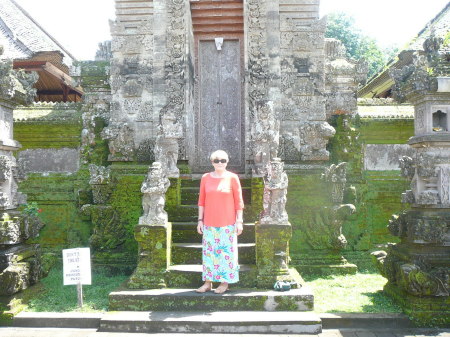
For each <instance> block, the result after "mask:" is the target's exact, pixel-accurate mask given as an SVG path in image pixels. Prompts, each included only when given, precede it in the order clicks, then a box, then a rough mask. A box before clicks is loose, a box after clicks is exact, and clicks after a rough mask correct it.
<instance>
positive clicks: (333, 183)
mask: <svg viewBox="0 0 450 337" xmlns="http://www.w3.org/2000/svg"><path fill="white" fill-rule="evenodd" d="M322 178H323V179H324V180H325V181H326V182H328V183H329V184H328V186H329V187H330V189H331V191H330V192H331V200H332V201H333V202H335V203H342V201H343V200H344V191H345V184H346V183H347V163H345V162H342V163H339V164H337V165H336V164H332V165H331V166H330V167H329V168H326V169H325V172H324V173H323V174H322Z"/></svg>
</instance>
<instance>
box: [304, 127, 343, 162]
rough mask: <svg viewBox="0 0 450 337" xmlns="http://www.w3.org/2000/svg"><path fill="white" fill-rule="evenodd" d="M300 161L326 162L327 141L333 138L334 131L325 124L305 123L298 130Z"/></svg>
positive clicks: (327, 156) (327, 157) (327, 154)
mask: <svg viewBox="0 0 450 337" xmlns="http://www.w3.org/2000/svg"><path fill="white" fill-rule="evenodd" d="M299 132H300V133H299V137H300V147H299V152H300V153H301V159H302V160H328V159H329V156H330V153H329V152H328V151H327V150H326V144H327V143H328V139H330V138H331V137H333V136H334V134H335V133H336V130H335V129H334V128H333V127H332V126H331V125H329V124H328V123H327V122H306V123H303V124H301V125H300V130H299Z"/></svg>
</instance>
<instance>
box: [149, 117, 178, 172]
mask: <svg viewBox="0 0 450 337" xmlns="http://www.w3.org/2000/svg"><path fill="white" fill-rule="evenodd" d="M160 119H161V124H160V125H159V130H158V136H157V138H156V144H155V150H154V151H155V158H156V160H157V161H158V162H160V163H161V165H162V169H163V171H164V172H165V174H166V175H167V176H168V177H178V176H179V175H180V171H179V170H178V167H177V161H178V152H179V151H178V150H179V147H178V139H180V138H182V137H183V127H182V125H181V123H179V121H177V118H176V116H175V114H174V112H173V111H168V110H166V109H163V112H162V113H161V117H160Z"/></svg>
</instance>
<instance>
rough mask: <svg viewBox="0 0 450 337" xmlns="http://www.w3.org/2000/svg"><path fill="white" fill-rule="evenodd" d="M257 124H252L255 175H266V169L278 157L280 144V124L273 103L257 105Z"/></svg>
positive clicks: (266, 102) (262, 102)
mask: <svg viewBox="0 0 450 337" xmlns="http://www.w3.org/2000/svg"><path fill="white" fill-rule="evenodd" d="M256 108H257V112H256V114H255V123H253V124H252V133H251V135H252V142H253V158H254V161H255V171H256V172H255V173H256V174H264V170H265V168H266V167H267V166H268V165H269V164H270V161H271V160H272V159H273V158H276V157H277V153H278V147H279V144H280V122H279V118H277V117H276V116H275V112H274V110H273V102H268V101H259V102H257V104H256Z"/></svg>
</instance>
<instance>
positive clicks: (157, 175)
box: [139, 162, 170, 225]
mask: <svg viewBox="0 0 450 337" xmlns="http://www.w3.org/2000/svg"><path fill="white" fill-rule="evenodd" d="M169 186H170V181H169V179H167V177H166V175H165V172H164V170H163V167H162V165H161V163H160V162H154V163H153V164H152V166H150V167H149V170H148V174H147V177H146V179H145V181H144V182H143V183H142V186H141V192H142V193H143V194H144V195H143V197H142V208H143V209H144V215H143V216H141V217H140V218H139V224H140V225H144V224H147V225H164V224H165V223H166V222H167V213H166V211H165V210H164V206H165V203H166V191H167V189H168V188H169Z"/></svg>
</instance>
